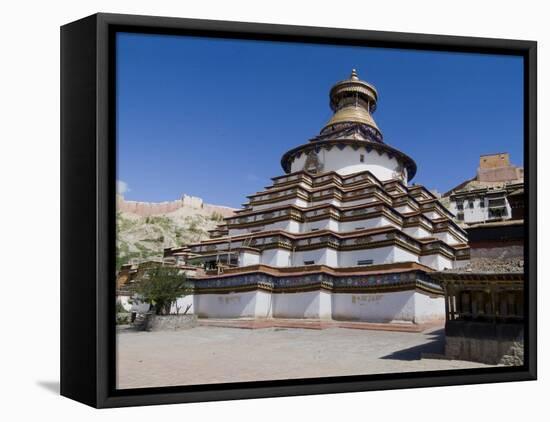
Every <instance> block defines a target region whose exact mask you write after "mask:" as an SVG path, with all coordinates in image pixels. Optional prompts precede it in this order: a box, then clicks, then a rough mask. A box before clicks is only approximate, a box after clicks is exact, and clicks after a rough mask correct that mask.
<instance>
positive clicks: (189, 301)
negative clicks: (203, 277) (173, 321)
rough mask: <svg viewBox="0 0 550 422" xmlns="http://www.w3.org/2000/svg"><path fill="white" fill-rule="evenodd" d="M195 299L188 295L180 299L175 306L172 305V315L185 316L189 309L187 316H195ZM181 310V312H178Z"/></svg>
mask: <svg viewBox="0 0 550 422" xmlns="http://www.w3.org/2000/svg"><path fill="white" fill-rule="evenodd" d="M194 304H195V299H194V297H193V295H187V296H184V297H180V298H179V299H178V300H177V301H176V303H175V304H174V305H172V308H171V309H170V312H172V313H180V314H183V313H184V312H185V310H186V309H187V307H189V309H188V311H187V314H188V315H189V314H193V313H195V306H194ZM178 308H179V311H178Z"/></svg>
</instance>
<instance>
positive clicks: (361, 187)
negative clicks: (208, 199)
mask: <svg viewBox="0 0 550 422" xmlns="http://www.w3.org/2000/svg"><path fill="white" fill-rule="evenodd" d="M377 101H378V93H377V92H376V89H375V88H374V87H373V86H372V85H370V84H368V83H366V82H364V81H362V80H360V79H359V78H358V76H357V74H356V72H355V70H354V71H353V72H352V74H351V76H350V78H349V79H346V80H344V81H341V82H338V83H337V84H336V85H334V86H333V88H332V89H331V91H330V107H331V108H332V110H333V111H334V115H333V116H332V118H331V119H330V121H329V122H328V123H327V124H326V125H325V126H324V127H323V128H322V130H321V132H320V134H319V135H318V136H316V137H315V138H313V139H311V140H310V141H309V142H307V143H306V144H303V145H300V146H298V147H296V148H294V149H292V150H290V151H288V152H287V153H285V154H284V155H283V157H282V159H281V165H282V167H283V169H284V171H285V174H284V175H282V176H278V177H275V178H273V179H272V180H273V183H272V185H271V186H269V187H267V188H265V190H263V191H260V192H257V193H255V194H253V195H250V196H249V197H248V202H247V203H246V204H244V206H243V208H242V209H241V210H239V211H237V212H236V214H235V215H234V216H232V217H228V218H225V221H224V224H222V225H220V226H219V227H218V228H217V229H216V230H213V231H212V232H211V238H210V239H209V240H206V241H203V242H199V243H196V244H190V245H186V246H184V247H182V248H173V249H169V250H166V251H165V259H166V260H167V261H170V262H175V263H178V264H179V265H190V264H191V265H196V266H199V267H202V268H203V269H204V271H202V272H201V271H199V272H198V273H197V276H196V279H195V295H194V312H195V313H196V314H198V315H199V316H201V317H211V318H239V317H250V318H315V319H341V320H361V321H369V322H396V321H400V322H403V321H407V322H413V323H423V322H427V321H432V320H438V319H443V318H444V315H445V305H444V299H443V292H442V290H441V287H440V286H439V284H438V283H437V282H435V281H433V280H432V279H431V278H430V276H429V274H430V272H432V271H436V270H444V269H448V268H455V267H458V266H461V265H464V264H466V263H467V262H468V260H469V247H468V241H467V237H466V233H465V232H464V230H463V229H462V228H461V227H459V226H458V225H457V224H455V223H454V222H453V215H452V214H451V213H450V212H449V211H448V210H447V209H446V208H445V207H444V206H442V205H441V203H440V202H439V200H438V199H437V198H436V197H435V196H434V195H433V194H432V193H431V192H430V191H429V190H428V189H426V188H424V187H423V186H419V185H412V186H411V185H409V181H410V180H411V179H412V178H413V177H414V175H415V173H416V164H415V163H414V161H413V160H412V159H411V158H410V157H408V156H407V155H406V154H404V153H402V152H401V151H398V150H397V149H395V148H393V147H391V146H389V145H388V144H386V143H385V142H384V141H383V136H382V132H381V130H380V129H379V128H378V126H377V125H376V123H375V121H374V119H373V117H372V114H373V113H374V111H375V109H376V104H377Z"/></svg>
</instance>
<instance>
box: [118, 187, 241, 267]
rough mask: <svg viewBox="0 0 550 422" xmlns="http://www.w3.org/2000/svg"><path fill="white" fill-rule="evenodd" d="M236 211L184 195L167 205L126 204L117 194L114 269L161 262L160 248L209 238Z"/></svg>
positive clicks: (135, 202) (161, 203)
mask: <svg viewBox="0 0 550 422" xmlns="http://www.w3.org/2000/svg"><path fill="white" fill-rule="evenodd" d="M234 211H235V209H234V208H230V207H225V206H220V205H211V204H205V203H204V202H203V200H202V199H201V198H198V197H194V196H188V195H183V196H182V198H180V199H178V200H175V201H169V202H156V203H155V202H137V201H126V200H125V199H124V197H123V196H121V195H117V216H116V218H117V268H120V266H121V265H123V264H127V263H135V262H140V261H147V260H155V259H162V255H163V249H164V248H168V247H174V246H181V245H184V244H186V243H191V242H197V241H199V240H204V239H206V238H208V230H212V229H214V228H216V226H217V225H218V224H220V223H221V222H223V218H224V217H229V216H231V215H233V213H234Z"/></svg>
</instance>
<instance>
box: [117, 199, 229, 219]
mask: <svg viewBox="0 0 550 422" xmlns="http://www.w3.org/2000/svg"><path fill="white" fill-rule="evenodd" d="M181 208H190V209H196V210H200V211H201V214H205V215H210V214H213V213H218V214H221V215H222V216H224V217H230V216H232V215H233V213H234V211H235V209H233V208H230V207H224V206H220V205H211V204H206V203H204V201H203V200H202V198H199V197H197V196H190V195H185V194H184V195H183V196H182V197H181V198H180V199H176V200H175V201H165V202H138V201H126V200H125V199H124V197H123V196H122V195H117V211H122V212H127V213H132V214H136V215H139V216H141V217H150V216H153V215H161V214H168V213H171V212H174V211H177V210H179V209H181Z"/></svg>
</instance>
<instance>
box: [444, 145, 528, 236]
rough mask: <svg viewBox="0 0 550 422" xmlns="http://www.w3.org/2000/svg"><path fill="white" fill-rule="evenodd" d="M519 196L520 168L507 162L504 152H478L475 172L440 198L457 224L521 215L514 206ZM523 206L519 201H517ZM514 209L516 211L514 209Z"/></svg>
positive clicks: (521, 173) (495, 220)
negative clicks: (471, 177)
mask: <svg viewBox="0 0 550 422" xmlns="http://www.w3.org/2000/svg"><path fill="white" fill-rule="evenodd" d="M518 195H521V196H522V195H523V168H522V167H517V166H514V165H512V164H511V163H510V156H509V154H508V153H505V152H504V153H498V154H488V155H482V156H481V157H480V158H479V167H478V169H477V174H476V176H475V177H474V178H473V179H470V180H467V181H465V182H463V183H461V184H460V185H458V186H456V187H454V188H453V189H451V190H450V191H449V192H447V193H445V195H444V198H443V200H444V201H445V202H447V203H448V208H449V210H450V211H451V212H452V213H453V214H454V215H455V216H456V219H457V221H458V222H459V224H461V225H472V224H478V223H493V222H497V221H506V220H510V219H517V218H519V217H518V215H516V214H519V215H521V218H523V210H522V209H521V211H520V212H519V213H518V212H517V211H518V210H514V209H513V208H514V205H516V204H517V203H518V201H517V200H516V198H517V197H518ZM519 202H520V203H521V208H523V205H522V203H523V200H521V201H519ZM514 211H516V212H514Z"/></svg>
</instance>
